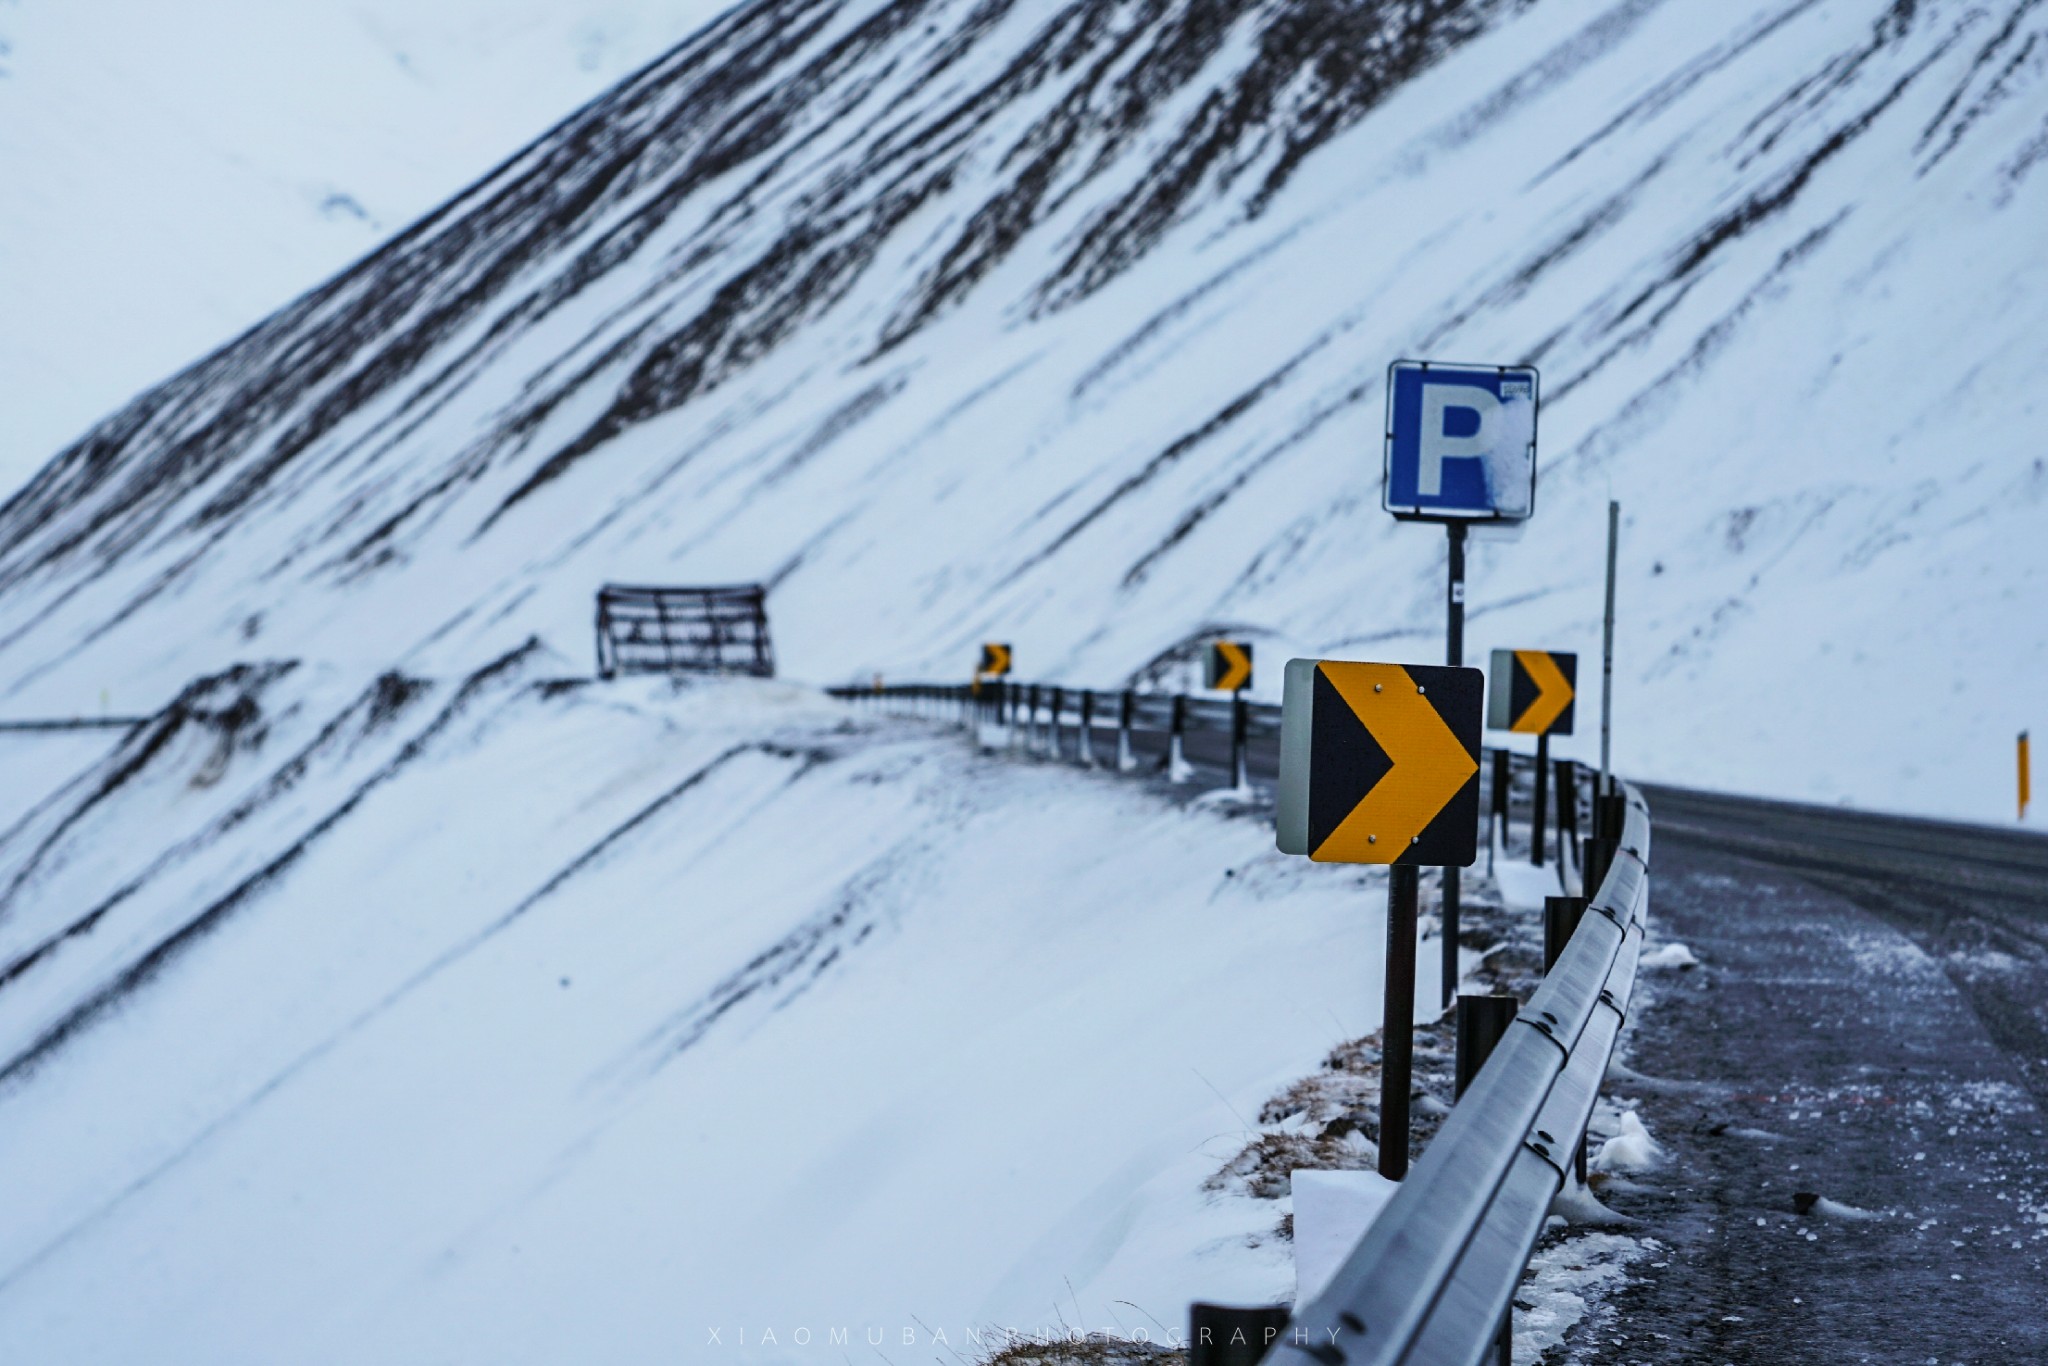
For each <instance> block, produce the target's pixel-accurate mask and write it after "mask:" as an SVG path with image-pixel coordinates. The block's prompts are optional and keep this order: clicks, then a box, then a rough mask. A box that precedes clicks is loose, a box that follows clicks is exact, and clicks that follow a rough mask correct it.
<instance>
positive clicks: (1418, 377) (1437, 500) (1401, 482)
mask: <svg viewBox="0 0 2048 1366" xmlns="http://www.w3.org/2000/svg"><path fill="white" fill-rule="evenodd" d="M1536 384H1537V376H1536V371H1535V370H1533V369H1531V368H1529V367H1527V366H1476V365H1437V364H1435V363H1433V362H1426V361H1405V360H1404V361H1396V362H1394V364H1393V365H1392V366H1391V367H1390V368H1389V369H1388V371H1387V446H1386V452H1387V455H1386V461H1387V463H1386V483H1385V485H1384V501H1385V505H1386V509H1387V511H1389V512H1391V513H1393V514H1394V515H1395V516H1396V517H1402V518H1408V519H1412V520H1417V521H1436V522H1519V521H1521V520H1522V519H1523V518H1525V517H1527V516H1529V514H1530V513H1531V512H1533V511H1534V510H1535V505H1536Z"/></svg>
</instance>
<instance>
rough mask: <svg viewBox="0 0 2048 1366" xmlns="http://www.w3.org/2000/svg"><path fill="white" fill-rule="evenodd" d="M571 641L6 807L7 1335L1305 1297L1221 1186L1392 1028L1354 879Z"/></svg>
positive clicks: (1, 1094) (954, 1310) (751, 1338)
mask: <svg viewBox="0 0 2048 1366" xmlns="http://www.w3.org/2000/svg"><path fill="white" fill-rule="evenodd" d="M561 665H562V661H560V660H557V659H552V658H550V657H548V656H547V655H546V654H545V652H544V651H541V650H538V649H533V648H528V649H523V650H519V651H516V652H514V653H513V654H511V655H508V656H507V657H506V658H504V659H501V660H497V661H493V662H491V663H490V664H488V665H487V666H485V667H484V668H482V669H479V670H478V671H477V672H475V673H474V674H472V675H471V676H469V677H468V678H466V679H459V680H440V681H437V680H427V679H419V678H413V677H409V676H402V675H397V674H392V675H388V676H386V677H384V678H382V679H380V680H378V681H377V682H376V683H374V684H373V685H372V686H370V687H368V688H366V689H364V690H362V691H361V692H359V693H356V692H352V691H351V690H350V689H348V688H346V687H342V686H339V685H338V683H337V680H335V679H334V678H333V677H331V676H328V675H325V674H321V673H319V672H317V671H309V670H308V669H307V668H304V667H302V668H299V669H291V668H286V667H283V666H277V665H259V666H253V667H250V668H246V669H241V670H237V671H233V672H232V673H230V674H227V675H223V676H221V677H218V678H215V679H210V680H207V681H205V682H203V683H201V684H198V685H195V686H194V687H193V688H192V689H190V690H189V691H188V692H187V693H186V694H185V695H184V696H183V697H182V698H181V699H180V701H179V703H178V704H177V705H176V706H175V707H174V708H172V709H171V710H170V711H169V712H167V713H166V715H165V716H163V717H161V718H159V719H158V721H156V722H155V723H153V724H152V726H150V727H149V728H148V729H146V730H144V731H142V732H139V733H137V734H136V735H135V736H133V737H132V738H131V739H129V740H128V741H127V742H126V743H125V744H124V745H122V746H121V747H120V748H119V749H118V750H117V751H115V752H113V753H111V754H110V755H108V756H107V757H106V759H105V760H104V761H103V762H101V763H100V764H98V765H97V766H94V767H91V768H89V769H88V770H86V771H85V772H83V773H82V774H80V775H79V777H78V778H77V779H76V781H74V782H73V783H72V784H71V785H70V786H69V787H68V788H66V789H65V790H63V791H61V792H60V793H58V794H57V795H55V796H54V797H53V798H52V799H50V800H49V801H47V802H46V803H44V804H42V805H41V806H40V807H39V809H38V810H37V812H36V813H35V814H34V815H33V816H32V817H31V818H30V819H29V820H28V821H26V822H25V823H23V824H21V825H18V826H16V827H15V828H14V829H13V830H12V831H11V832H10V833H7V834H5V835H4V836H0V965H5V970H4V977H0V1060H4V1061H0V1162H4V1164H5V1167H6V1169H7V1170H8V1171H10V1172H13V1173H16V1174H17V1178H18V1179H14V1180H10V1181H8V1182H7V1183H5V1185H4V1188H0V1359H4V1360H7V1361H10V1362H14V1361H19V1362H59V1361H61V1362H66V1363H73V1364H74V1366H83V1364H84V1363H94V1362H107V1363H113V1362H121V1361H130V1362H132V1361H150V1362H161V1363H183V1362H193V1363H199V1362H205V1363H210V1364H211V1366H226V1364H227V1363H249V1366H272V1364H273V1363H278V1362H287V1361H288V1362H293V1363H308V1364H310V1363H316V1362H330V1361H331V1362H336V1363H361V1362H369V1361H388V1362H423V1361H440V1362H475V1363H480V1364H481V1363H491V1366H506V1364H507V1363H513V1362H534V1363H544V1362H566V1361H579V1362H580V1361H603V1362H621V1363H624V1362H657V1361H659V1362H679V1361H713V1360H743V1361H760V1360H775V1361H785V1360H814V1359H819V1358H820V1356H821V1354H823V1359H826V1360H837V1359H839V1356H840V1354H839V1353H837V1352H831V1353H827V1343H828V1334H829V1333H830V1332H831V1331H832V1330H835V1329H837V1330H841V1331H849V1332H850V1335H851V1340H852V1342H853V1344H854V1350H855V1351H857V1352H864V1351H866V1350H868V1343H867V1334H868V1333H870V1332H882V1333H885V1334H886V1339H885V1340H886V1341H887V1342H888V1344H889V1348H888V1351H887V1353H886V1355H887V1356H888V1357H889V1359H892V1360H910V1359H919V1360H923V1359H929V1358H930V1356H931V1355H934V1353H933V1352H932V1351H931V1350H930V1349H931V1344H932V1341H933V1335H934V1334H935V1333H937V1332H944V1333H945V1334H946V1339H945V1340H946V1342H947V1343H948V1344H950V1345H951V1346H953V1347H955V1348H965V1347H966V1346H967V1344H968V1341H969V1338H968V1334H969V1331H970V1330H973V1329H979V1328H989V1327H993V1326H999V1325H1000V1326H1013V1327H1016V1328H1019V1329H1023V1330H1026V1331H1034V1330H1044V1329H1052V1330H1055V1331H1056V1330H1058V1329H1059V1327H1060V1326H1061V1325H1062V1324H1063V1323H1064V1324H1076V1323H1078V1324H1080V1325H1082V1326H1085V1327H1088V1328H1091V1329H1092V1328H1097V1327H1102V1326H1110V1325H1115V1324H1117V1323H1119V1322H1121V1323H1124V1324H1125V1325H1126V1326H1127V1327H1128V1328H1145V1329H1147V1331H1149V1332H1151V1333H1152V1334H1153V1335H1154V1336H1155V1340H1156V1339H1157V1337H1158V1336H1160V1335H1162V1329H1163V1328H1164V1327H1166V1326H1173V1327H1176V1328H1177V1327H1179V1326H1180V1325H1181V1324H1182V1323H1183V1322H1184V1319H1183V1316H1184V1314H1185V1312H1186V1300H1187V1298H1188V1297H1189V1296H1190V1295H1212V1296H1217V1297H1222V1298H1245V1299H1250V1300H1256V1301H1270V1300H1272V1299H1274V1298H1285V1297H1287V1296H1289V1295H1291V1293H1292V1289H1293V1266H1292V1261H1291V1258H1290V1256H1289V1253H1288V1249H1287V1246H1286V1244H1285V1242H1284V1241H1282V1240H1280V1239H1279V1238H1277V1237H1276V1236H1275V1233H1274V1229H1275V1225H1276V1223H1277V1221H1278V1219H1279V1216H1280V1213H1281V1212H1282V1210H1283V1209H1284V1206H1276V1205H1275V1204H1274V1203H1273V1202H1271V1201H1267V1200H1258V1199H1252V1198H1250V1197H1248V1196H1229V1195H1223V1196H1210V1195H1208V1194H1205V1193H1204V1191H1203V1190H1202V1182H1203V1181H1204V1180H1205V1179H1206V1178H1208V1177H1210V1176H1212V1175H1213V1174H1214V1173H1215V1172H1216V1171H1217V1169H1218V1168H1219V1167H1220V1166H1221V1165H1222V1164H1223V1163H1224V1162H1226V1161H1227V1160H1229V1158H1230V1157H1231V1155H1232V1154H1233V1153H1235V1152H1236V1151H1237V1150H1238V1148H1239V1147H1240V1146H1241V1145H1242V1144H1243V1143H1244V1141H1245V1138H1246V1136H1247V1121H1246V1120H1245V1119H1244V1118H1243V1116H1251V1115H1257V1114H1258V1112H1259V1107H1260V1105H1261V1104H1262V1103H1263V1102H1264V1100H1265V1099H1266V1098H1267V1096H1269V1095H1270V1094H1272V1092H1273V1091H1274V1090H1275V1089H1277V1088H1278V1087H1279V1086H1280V1085H1281V1084H1283V1083H1285V1082H1288V1081H1291V1080H1292V1079H1294V1078H1295V1077H1297V1076H1300V1075H1302V1074H1304V1073H1307V1072H1312V1071H1314V1070H1315V1069H1316V1068H1317V1067H1318V1066H1319V1064H1320V1062H1321V1059H1322V1058H1323V1056H1324V1055H1325V1054H1326V1053H1327V1052H1328V1051H1329V1050H1330V1048H1331V1046H1332V1045H1333V1044H1334V1043H1336V1042H1337V1041H1339V1040H1343V1039H1346V1038H1349V1037H1351V1036H1354V1035H1356V1034H1359V1033H1363V1032H1364V1031H1365V1030H1366V1029H1368V1028H1370V1027H1372V1026H1374V1025H1376V1023H1377V1019H1376V1016H1377V1013H1378V1012H1377V1008H1376V1002H1377V1000H1378V996H1379V986H1378V980H1379V972H1380V966H1379V965H1380V961H1381V943H1382V941H1381V939H1380V938H1379V937H1378V933H1377V926H1376V925H1375V923H1374V917H1373V915H1372V914H1371V910H1372V907H1373V904H1374V898H1375V891H1374V886H1375V885H1377V884H1375V882H1374V880H1373V879H1372V878H1370V877H1365V876H1361V873H1362V871H1363V870H1358V869H1346V868H1339V867H1334V866H1323V865H1310V864H1308V863H1306V861H1304V860H1299V859H1289V858H1287V857H1285V856H1284V855H1281V854H1279V853H1277V852H1275V851H1274V849H1273V848H1272V841H1271V837H1270V833H1269V828H1268V826H1267V825H1266V824H1265V823H1264V822H1263V821H1260V820H1258V819H1252V818H1244V817H1239V818H1232V817H1229V816H1226V815H1222V814H1217V813H1215V812H1213V811H1211V810H1205V809H1202V808H1200V807H1194V808H1190V807H1184V806H1180V805H1177V804H1175V803H1173V802H1170V801H1166V800H1162V798H1161V797H1160V796H1159V795H1158V793H1157V792H1156V791H1153V790H1148V789H1147V788H1145V787H1142V786H1140V785H1138V784H1136V783H1133V782H1130V781H1127V780H1118V779H1116V778H1113V777H1108V776H1101V777H1092V778H1091V777H1088V776H1086V775H1083V774H1081V773H1079V772H1077V771H1076V770H1074V769H1073V768H1072V767H1070V766H1055V765H1050V764H1032V763H1027V762H1005V761H1003V760H1001V759H984V758H979V757H977V756H976V755H975V754H974V752H973V751H972V750H971V749H970V747H969V746H968V745H967V744H965V743H964V742H963V740H962V738H961V736H960V733H959V732H958V731H955V730H951V729H945V730H940V729H937V728H935V727H933V726H929V725H921V724H917V723H914V722H900V721H889V720H880V721H875V720H869V719H867V718H865V717H862V716H857V715H856V714H854V713H852V712H850V711H849V710H848V709H846V708H845V707H844V706H842V705H841V704H838V703H835V702H831V701H827V700H825V699H824V698H822V697H820V696H818V695H817V694H815V693H812V692H810V691H808V690H804V689H798V688H794V687H791V686H789V685H786V684H780V683H754V682H738V683H720V684H705V685H701V686H698V687H693V688H688V689H685V690H683V691H682V692H680V693H672V692H671V691H670V690H669V688H668V687H667V685H666V684H660V685H652V684H647V683H644V682H643V683H639V684H630V685H619V686H616V687H597V686H591V685H587V684H586V685H581V686H579V685H576V684H574V683H569V684H564V683H560V682H551V681H549V676H550V675H551V674H552V673H554V671H556V670H557V669H559V668H560V667H561ZM138 832H148V834H149V836H150V838H149V839H147V840H146V841H145V840H144V839H142V838H141V837H140V835H139V833H138ZM1361 884H1364V885H1361ZM1378 895H1379V896H1380V897H1382V898H1383V896H1384V893H1383V892H1381V893H1378ZM1424 948H1425V950H1426V952H1425V954H1424V960H1425V961H1424V964H1423V967H1424V971H1425V972H1426V973H1427V974H1428V976H1429V980H1431V981H1434V980H1435V971H1436V968H1435V964H1434V962H1432V961H1430V960H1431V958H1432V957H1433V955H1432V954H1431V953H1430V952H1427V950H1429V949H1430V948H1431V945H1425V946H1424ZM1128 1301H1136V1302H1137V1307H1136V1308H1133V1307H1132V1306H1131V1305H1130V1304H1129V1303H1126V1302H1128ZM1147 1315H1149V1316H1150V1319H1149V1320H1148V1319H1147V1317H1146V1316H1147ZM798 1328H802V1329H804V1330H806V1331H807V1332H808V1333H810V1334H812V1335H814V1338H815V1340H814V1343H813V1346H812V1350H811V1351H810V1352H809V1353H805V1352H801V1351H794V1350H791V1349H792V1348H793V1346H794V1345H795V1344H794V1343H793V1335H794V1332H795V1330H796V1329H798ZM764 1330H768V1331H776V1332H777V1333H778V1334H779V1339H778V1341H779V1345H780V1348H781V1349H782V1350H777V1351H771V1352H766V1353H764V1352H761V1351H760V1350H759V1348H758V1346H757V1344H759V1343H760V1341H761V1339H762V1335H763V1333H764ZM905 1330H910V1331H911V1332H912V1333H914V1334H915V1335H916V1339H917V1345H918V1347H919V1349H920V1350H919V1351H917V1352H915V1353H913V1352H911V1351H909V1350H906V1344H905V1343H904V1342H903V1339H902V1334H903V1332H904V1331H905ZM713 1333H722V1335H723V1337H722V1344H723V1347H724V1349H725V1350H724V1351H715V1350H711V1349H710V1343H711V1342H712V1341H713V1339H712V1337H711V1335H712V1334H713ZM795 1341H796V1342H801V1341H802V1340H801V1339H796V1340H795ZM743 1342H744V1344H745V1348H746V1350H742V1349H741V1346H742V1343H743ZM938 1355H942V1356H943V1355H944V1354H943V1353H938ZM871 1359H872V1358H871ZM945 1359H952V1358H951V1357H946V1358H945Z"/></svg>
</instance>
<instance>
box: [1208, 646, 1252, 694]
mask: <svg viewBox="0 0 2048 1366" xmlns="http://www.w3.org/2000/svg"><path fill="white" fill-rule="evenodd" d="M1208 663H1209V667H1208V670H1207V673H1208V684H1209V686H1210V687H1212V688H1215V689H1217V690H1218V691H1219V692H1237V691H1238V690H1240V689H1242V688H1249V687H1250V686H1251V685H1252V647H1251V646H1250V645H1249V644H1247V643H1244V642H1241V641H1235V640H1219V641H1217V642H1216V643H1215V644H1214V645H1211V646H1210V647H1209V660H1208Z"/></svg>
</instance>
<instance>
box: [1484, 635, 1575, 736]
mask: <svg viewBox="0 0 2048 1366" xmlns="http://www.w3.org/2000/svg"><path fill="white" fill-rule="evenodd" d="M1489 672H1491V674H1492V675H1493V677H1492V679H1491V682H1490V690H1489V693H1488V697H1487V705H1486V725H1487V728H1488V729H1490V730H1504V731H1509V732H1512V733H1513V734H1516V735H1570V734H1571V733H1572V700H1573V699H1574V698H1575V697H1576V696H1577V695H1578V689H1577V680H1578V676H1579V657H1578V656H1577V655H1573V654H1565V653H1563V652H1562V651H1557V650H1495V651H1494V652H1493V667H1492V669H1491V670H1490V671H1489Z"/></svg>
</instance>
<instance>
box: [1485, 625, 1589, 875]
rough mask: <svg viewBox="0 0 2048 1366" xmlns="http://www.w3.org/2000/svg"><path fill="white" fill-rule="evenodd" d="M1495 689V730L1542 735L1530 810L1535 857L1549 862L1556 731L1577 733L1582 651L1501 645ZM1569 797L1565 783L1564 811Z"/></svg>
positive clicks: (1490, 712) (1489, 714)
mask: <svg viewBox="0 0 2048 1366" xmlns="http://www.w3.org/2000/svg"><path fill="white" fill-rule="evenodd" d="M1488 673H1489V674H1490V675H1491V683H1492V692H1491V693H1490V694H1489V700H1488V702H1487V707H1486V726H1487V729H1489V730H1504V731H1507V732H1508V733H1509V734H1511V735H1533V736H1535V737H1536V798H1535V801H1534V802H1532V803H1531V805H1530V810H1529V850H1530V852H1529V858H1530V861H1531V862H1532V863H1534V864H1535V865H1536V866H1537V867H1539V868H1540V867H1542V866H1543V826H1544V824H1545V822H1546V821H1547V820H1548V818H1549V807H1550V737H1551V736H1553V735H1570V734H1571V733H1572V710H1573V702H1574V700H1575V699H1576V698H1577V696H1578V679H1579V657H1578V656H1577V655H1574V654H1566V653H1564V652H1563V651H1560V650H1495V651H1494V652H1493V665H1492V668H1491V669H1489V670H1488ZM1568 800H1575V798H1571V797H1567V795H1566V794H1565V792H1564V791H1563V790H1562V787H1560V789H1559V791H1558V794H1557V806H1558V815H1559V818H1560V819H1562V818H1563V815H1564V804H1565V802H1566V801H1568Z"/></svg>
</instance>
